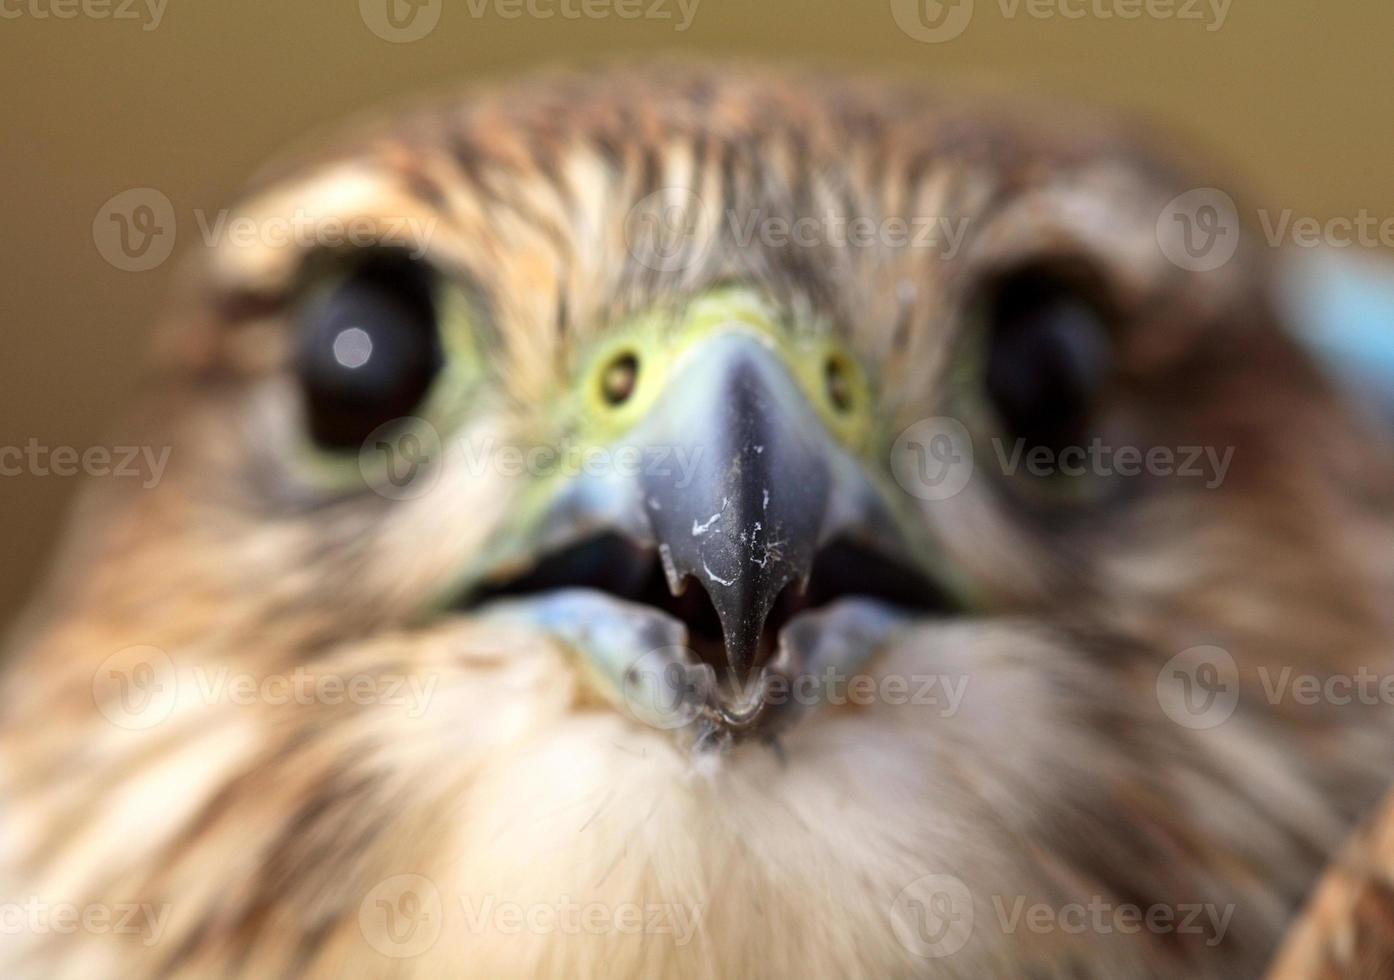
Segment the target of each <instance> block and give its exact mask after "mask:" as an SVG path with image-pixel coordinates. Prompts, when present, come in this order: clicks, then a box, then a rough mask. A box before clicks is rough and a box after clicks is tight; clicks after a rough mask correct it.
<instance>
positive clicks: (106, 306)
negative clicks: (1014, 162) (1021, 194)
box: [0, 0, 1394, 622]
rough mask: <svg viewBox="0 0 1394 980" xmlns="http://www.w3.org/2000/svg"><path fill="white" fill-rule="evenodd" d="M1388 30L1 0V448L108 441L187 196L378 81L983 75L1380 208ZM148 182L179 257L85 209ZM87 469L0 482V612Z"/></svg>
mask: <svg viewBox="0 0 1394 980" xmlns="http://www.w3.org/2000/svg"><path fill="white" fill-rule="evenodd" d="M389 3H390V4H392V5H393V6H392V7H391V8H389V7H388V4H389ZM412 3H415V4H417V5H418V6H417V7H412V6H410V5H409V4H412ZM389 14H391V15H392V16H391V17H389ZM549 14H550V16H548V15H549ZM1391 39H1394V4H1391V3H1389V2H1387V0H1358V2H1346V3H1331V2H1329V0H903V2H902V0H681V2H680V0H315V2H313V3H312V2H310V0H283V2H280V3H275V4H255V5H253V4H236V3H229V2H215V0H0V85H3V92H4V98H3V100H0V134H3V135H0V216H3V221H0V263H3V265H0V268H2V269H3V287H4V288H3V290H0V330H3V336H4V339H5V344H4V348H3V359H2V360H0V363H3V365H4V368H3V379H4V384H3V386H0V419H3V431H0V446H4V447H16V446H17V447H23V446H26V445H29V444H31V443H33V444H37V445H39V446H41V447H45V448H48V449H50V450H51V449H53V448H55V447H59V446H71V447H75V449H76V450H77V451H79V452H80V451H81V450H83V449H84V448H86V447H89V446H93V445H99V444H101V443H102V441H103V438H104V433H105V432H106V431H108V427H109V425H110V420H111V419H112V418H113V416H114V415H116V414H117V413H118V412H119V411H120V409H121V407H122V406H123V405H125V404H127V403H128V402H129V401H130V399H131V398H132V397H133V395H134V394H135V392H136V391H137V390H138V386H139V384H140V377H141V366H142V360H143V356H144V347H145V343H146V338H147V334H148V331H149V326H150V324H151V322H152V319H153V317H154V316H155V314H156V313H157V311H158V310H159V309H160V307H161V304H162V302H163V301H164V298H165V296H166V295H167V293H168V291H169V288H170V284H171V276H172V274H173V273H174V271H175V270H176V269H177V268H178V266H179V263H178V261H177V256H178V255H179V254H180V253H182V252H187V251H188V250H190V249H196V248H199V247H200V244H199V243H200V241H201V235H200V230H199V226H198V224H197V223H196V220H195V214H196V212H198V211H202V212H204V213H207V214H209V215H212V214H214V213H215V212H216V210H217V209H218V208H220V207H223V206H225V205H226V204H227V203H229V201H230V199H231V198H232V197H233V196H234V195H235V193H236V191H237V188H238V187H239V185H240V183H241V181H242V180H243V179H244V178H245V177H246V176H247V175H248V174H249V173H251V172H252V171H253V170H254V169H256V168H257V167H258V165H259V164H260V163H262V162H263V161H264V160H265V159H266V158H267V157H268V156H270V155H272V154H274V153H276V152H277V151H278V150H280V149H281V148H283V147H284V146H285V145H286V144H287V143H292V142H301V141H303V140H304V137H305V134H306V132H307V130H312V129H317V128H320V127H322V126H324V124H326V123H332V122H333V121H334V120H336V119H339V118H341V117H343V116H345V115H351V114H353V113H354V112H355V111H357V110H361V109H362V108H364V107H367V106H370V105H372V104H373V103H375V102H379V101H381V100H391V99H393V98H399V97H402V96H404V95H408V94H410V93H412V92H415V91H419V90H421V89H433V88H440V87H442V86H449V85H452V84H454V83H456V82H461V81H467V80H469V79H474V78H479V77H486V76H502V75H509V74H514V73H518V72H521V71H524V70H526V69H527V68H529V67H530V66H533V65H537V64H547V63H553V62H557V61H575V60H593V59H596V58H603V57H605V56H607V55H628V56H633V55H651V56H654V57H661V56H662V55H663V53H664V52H694V53H710V54H717V55H726V56H737V57H764V58H774V59H781V60H797V61H803V62H813V63H825V64H828V65H830V66H836V67H851V68H869V69H875V70H882V71H887V72H895V73H902V74H909V75H913V76H921V77H925V78H935V79H937V78H944V79H949V80H952V79H963V78H967V79H970V80H972V81H973V82H974V83H975V84H988V85H992V86H996V87H1003V88H1007V89H1009V90H1010V89H1013V88H1020V89H1025V90H1030V91H1032V92H1034V93H1041V92H1058V93H1060V94H1061V95H1062V96H1066V97H1070V98H1075V99H1081V98H1082V99H1085V100H1089V101H1093V102H1096V103H1103V104H1106V105H1112V106H1121V107H1124V108H1126V109H1129V110H1132V111H1136V112H1139V113H1144V114H1146V115H1147V116H1149V117H1152V118H1155V119H1156V120H1158V122H1159V123H1160V124H1163V125H1165V126H1166V127H1169V128H1171V129H1174V130H1175V131H1176V132H1177V133H1178V137H1179V138H1183V139H1185V140H1187V141H1188V144H1187V145H1195V146H1197V147H1200V148H1202V150H1203V152H1205V153H1206V154H1208V155H1209V156H1210V157H1212V158H1213V159H1215V160H1217V161H1218V162H1219V163H1220V164H1221V165H1222V166H1223V167H1224V168H1226V169H1227V171H1229V172H1234V173H1238V174H1240V175H1242V176H1243V177H1244V179H1245V180H1247V181H1248V183H1247V185H1246V186H1247V191H1248V194H1249V197H1250V199H1251V201H1253V202H1255V203H1259V202H1261V203H1262V204H1264V205H1265V206H1266V207H1268V208H1270V209H1272V211H1273V212H1274V213H1280V212H1282V211H1283V210H1285V209H1291V212H1292V214H1293V215H1294V216H1298V217H1311V218H1315V219H1317V220H1319V221H1326V220H1328V219H1331V218H1339V217H1347V218H1351V219H1355V218H1357V217H1358V216H1359V215H1361V214H1362V213H1366V214H1370V215H1372V216H1374V217H1376V218H1381V219H1387V218H1391V217H1394V195H1392V194H1391V193H1390V189H1391V183H1392V182H1391V180H1390V166H1391V163H1392V162H1394V125H1391V120H1392V119H1394V115H1391V92H1394V57H1391V46H1390V44H1391ZM142 187H149V188H155V189H157V190H159V191H160V192H161V193H163V194H164V195H165V196H167V197H168V198H169V200H170V202H171V203H172V206H173V209H174V216H175V226H174V227H175V233H176V234H175V240H174V252H175V256H176V259H172V260H170V261H163V262H158V263H156V264H154V266H153V267H152V268H149V269H139V270H132V269H129V268H119V267H118V266H117V264H113V263H112V262H111V261H109V260H108V258H106V257H104V255H103V251H102V250H101V249H99V247H98V242H97V241H96V240H94V231H93V229H94V221H95V220H96V219H97V217H98V216H99V214H101V213H102V211H103V207H104V205H106V203H107V202H108V201H109V200H110V199H111V198H112V197H113V196H114V195H117V194H119V193H121V192H122V191H125V190H128V189H130V188H142ZM1375 244H1376V246H1378V244H1379V243H1378V242H1376V243H1375ZM121 264H127V263H121ZM21 469H26V470H28V469H32V467H30V468H25V467H21ZM78 483H79V480H78V479H77V478H75V477H64V476H59V475H54V474H53V473H49V474H48V475H39V474H37V473H35V472H28V471H25V472H21V473H19V474H17V475H0V515H3V516H2V517H0V520H3V524H4V540H3V546H4V555H5V560H4V561H3V562H0V622H7V621H8V620H9V619H10V618H11V617H12V615H13V613H14V612H15V610H16V609H17V607H18V605H19V603H20V602H21V601H22V599H23V597H24V595H25V594H27V592H28V590H29V589H30V587H31V586H32V584H33V583H34V581H35V579H36V577H37V575H39V574H40V573H41V570H42V568H43V564H44V558H45V555H46V553H47V547H48V545H49V544H51V542H52V540H53V536H54V534H55V532H56V530H57V527H58V526H59V523H60V521H61V517H62V514H63V512H64V510H65V508H66V506H67V505H68V504H69V502H70V501H71V498H72V494H73V492H74V491H75V490H76V489H77V486H78Z"/></svg>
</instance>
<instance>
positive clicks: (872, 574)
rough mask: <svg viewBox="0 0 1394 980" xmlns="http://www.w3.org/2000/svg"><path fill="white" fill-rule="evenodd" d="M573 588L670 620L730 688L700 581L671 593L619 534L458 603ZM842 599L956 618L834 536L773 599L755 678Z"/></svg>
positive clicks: (717, 629)
mask: <svg viewBox="0 0 1394 980" xmlns="http://www.w3.org/2000/svg"><path fill="white" fill-rule="evenodd" d="M573 589H585V590H591V591H594V592H599V593H604V594H605V595H608V596H612V597H614V598H616V599H619V600H622V601H624V602H626V603H632V604H635V605H640V606H644V607H648V608H650V609H652V610H654V611H656V612H658V613H661V614H663V615H664V616H667V617H669V618H671V619H672V620H675V621H676V622H677V623H680V624H681V626H682V627H683V630H684V632H685V637H686V645H687V646H688V647H689V648H690V649H691V650H692V651H693V652H694V653H695V654H696V655H697V657H698V659H699V660H700V662H702V663H705V664H708V665H710V666H711V668H712V670H713V671H714V673H715V675H716V677H717V679H718V680H719V681H721V682H723V683H726V684H728V685H730V684H732V682H733V679H732V678H731V677H730V676H729V670H728V661H727V658H726V655H725V645H724V638H723V633H722V623H721V619H720V617H719V615H718V613H717V610H716V607H715V606H714V605H713V603H712V600H711V597H710V596H709V595H708V594H707V591H706V589H705V588H704V586H703V585H702V583H701V582H700V581H698V580H697V579H696V578H695V577H693V576H686V577H684V578H682V579H681V581H679V582H678V583H677V588H676V589H674V588H672V587H670V583H669V578H668V576H667V575H666V574H665V572H664V569H663V564H662V562H661V560H660V558H659V554H658V551H657V550H656V549H655V548H653V547H650V546H646V545H643V544H639V543H636V542H634V541H631V540H629V539H628V538H626V537H625V536H624V535H622V534H618V533H613V532H606V533H601V534H597V535H595V536H593V537H590V538H587V539H585V540H583V541H581V542H579V543H577V544H574V545H572V546H570V547H566V548H563V549H561V550H558V551H556V552H555V553H553V554H550V555H547V556H545V557H544V558H543V559H542V560H540V561H539V562H538V563H537V564H535V565H533V566H532V567H531V568H529V569H528V570H526V571H524V572H522V573H520V574H518V575H516V576H513V577H510V578H507V579H502V580H495V581H491V582H486V583H484V584H482V585H481V586H480V587H478V588H476V589H475V590H473V591H472V592H471V593H470V594H469V595H468V596H467V597H466V598H465V600H464V602H463V604H462V605H463V607H464V608H477V607H480V606H482V605H484V604H486V603H490V602H494V601H497V600H503V599H518V598H526V597H536V596H542V595H545V594H548V593H558V592H563V591H566V590H573ZM848 599H852V600H864V601H871V602H875V603H879V604H882V605H884V606H887V607H890V608H893V609H895V610H896V611H898V612H900V613H903V614H904V615H905V616H907V617H915V616H950V615H954V614H956V613H959V612H962V608H961V606H960V605H959V604H958V603H956V601H955V600H954V598H953V596H952V595H951V594H950V593H949V591H948V590H946V589H944V588H942V587H941V586H939V585H938V584H937V583H935V582H934V581H932V580H931V579H929V578H928V577H926V576H925V575H923V574H921V573H920V572H918V571H917V570H915V569H913V568H911V567H908V566H907V565H905V564H902V563H901V562H898V561H897V560H895V559H894V558H891V557H888V556H884V555H880V554H877V553H876V552H875V551H874V550H873V549H871V548H868V547H866V546H864V545H862V544H860V543H858V542H856V541H854V540H852V539H850V538H846V537H844V538H838V539H835V540H833V541H832V542H830V543H829V544H828V545H826V546H825V547H823V548H822V549H820V550H819V551H818V553H817V555H816V557H815V559H814V563H813V566H812V570H811V571H810V573H809V575H808V577H807V579H806V580H805V581H804V582H797V581H795V582H790V583H789V584H788V585H786V586H785V587H784V589H783V590H782V591H781V592H780V593H779V595H778V597H777V598H776V599H775V602H774V604H773V606H772V607H771V609H770V613H769V615H768V616H767V617H766V619H765V622H764V624H763V627H762V629H761V631H760V634H759V643H758V647H757V652H756V657H755V660H754V667H755V673H756V674H757V675H758V674H759V673H760V672H761V669H762V668H764V667H766V666H768V665H771V664H772V663H774V661H775V659H776V657H777V655H778V652H779V649H780V640H781V637H782V636H783V634H784V632H785V629H786V627H787V626H788V625H789V624H790V623H791V622H792V621H794V620H795V619H796V618H798V617H800V616H801V615H803V614H805V613H811V612H817V611H821V610H826V609H828V608H830V607H832V606H833V605H834V604H836V603H838V602H840V601H842V600H848Z"/></svg>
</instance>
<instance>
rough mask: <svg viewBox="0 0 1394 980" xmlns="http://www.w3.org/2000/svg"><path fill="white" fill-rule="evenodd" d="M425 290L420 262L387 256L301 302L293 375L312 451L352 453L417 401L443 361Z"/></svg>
mask: <svg viewBox="0 0 1394 980" xmlns="http://www.w3.org/2000/svg"><path fill="white" fill-rule="evenodd" d="M433 285H434V283H433V276H432V273H431V270H430V269H429V267H428V266H426V265H425V264H424V263H422V262H418V261H415V260H413V259H410V258H408V257H406V256H399V255H395V254H392V253H387V254H383V255H379V256H375V257H373V258H371V259H369V260H368V261H365V262H362V263H360V264H358V265H356V266H355V267H354V269H353V270H352V271H351V272H350V273H349V274H348V275H347V276H343V277H340V278H338V279H336V280H334V281H333V282H331V283H327V284H325V285H322V286H319V287H318V288H314V289H312V290H311V291H310V292H309V294H308V295H307V296H306V298H305V300H304V302H303V303H302V304H301V306H300V309H299V313H298V317H297V319H298V323H297V328H298V339H297V344H296V352H295V372H296V377H297V380H298V382H299V388H300V396H301V402H302V405H303V407H304V412H305V419H306V426H307V428H308V431H309V435H310V437H311V438H312V439H313V440H314V442H315V443H316V444H317V445H319V446H320V447H322V448H324V449H329V450H336V451H356V450H358V449H359V448H360V446H361V445H362V444H363V441H364V440H365V439H367V438H368V436H369V435H370V434H371V433H372V432H373V431H374V430H375V429H377V428H378V427H379V426H382V425H384V424H386V423H388V422H391V421H393V420H394V419H398V418H402V417H403V416H408V415H411V414H412V412H413V410H414V409H416V408H417V406H418V405H420V404H421V402H422V401H423V400H424V399H425V397H426V394H427V392H428V391H429V390H430V388H431V385H432V382H433V381H434V380H435V378H436V376H437V375H438V374H439V373H440V369H441V365H442V362H443V360H444V355H443V352H442V346H441V339H440V330H439V324H438V317H437V310H436V303H435V300H434V297H433Z"/></svg>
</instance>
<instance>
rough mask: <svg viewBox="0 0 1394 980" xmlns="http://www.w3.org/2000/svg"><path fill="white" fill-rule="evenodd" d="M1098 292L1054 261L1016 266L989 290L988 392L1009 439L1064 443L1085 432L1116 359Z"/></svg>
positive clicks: (986, 307) (985, 309)
mask: <svg viewBox="0 0 1394 980" xmlns="http://www.w3.org/2000/svg"><path fill="white" fill-rule="evenodd" d="M1097 292H1098V291H1097V290H1095V289H1093V288H1091V287H1090V286H1088V285H1087V284H1086V282H1085V281H1084V280H1082V279H1080V278H1079V277H1075V276H1069V275H1064V274H1062V273H1060V272H1058V271H1054V270H1049V269H1024V270H1019V271H1017V272H1013V273H1010V274H1008V275H1006V276H1004V277H1002V278H1001V279H999V280H997V281H996V282H994V283H993V284H992V285H991V286H990V287H989V289H988V290H987V292H986V295H985V296H984V299H983V304H984V305H983V313H984V316H985V318H986V325H987V330H988V339H987V342H988V355H987V379H986V383H987V394H988V398H989V399H990V401H991V403H992V405H993V407H994V408H995V409H996V412H997V415H998V419H999V421H1000V423H1001V425H1002V429H1003V432H1004V434H1005V435H1006V436H1007V437H1008V438H1009V439H1012V440H1018V439H1022V440H1025V442H1026V444H1027V446H1028V447H1034V446H1045V447H1048V448H1051V449H1056V450H1058V449H1063V448H1065V447H1067V446H1071V445H1077V444H1078V443H1079V441H1080V440H1082V439H1084V438H1086V435H1087V431H1088V428H1089V422H1090V419H1091V412H1092V410H1093V409H1094V408H1095V406H1096V402H1097V396H1098V394H1099V392H1100V389H1101V388H1102V387H1103V386H1104V384H1105V383H1106V382H1107V380H1108V377H1109V374H1110V371H1111V366H1112V365H1111V361H1112V345H1111V342H1110V339H1109V330H1108V326H1109V315H1108V314H1107V312H1106V310H1105V306H1104V304H1103V303H1101V302H1100V301H1098V300H1097V299H1096V298H1095V297H1096V295H1097Z"/></svg>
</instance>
